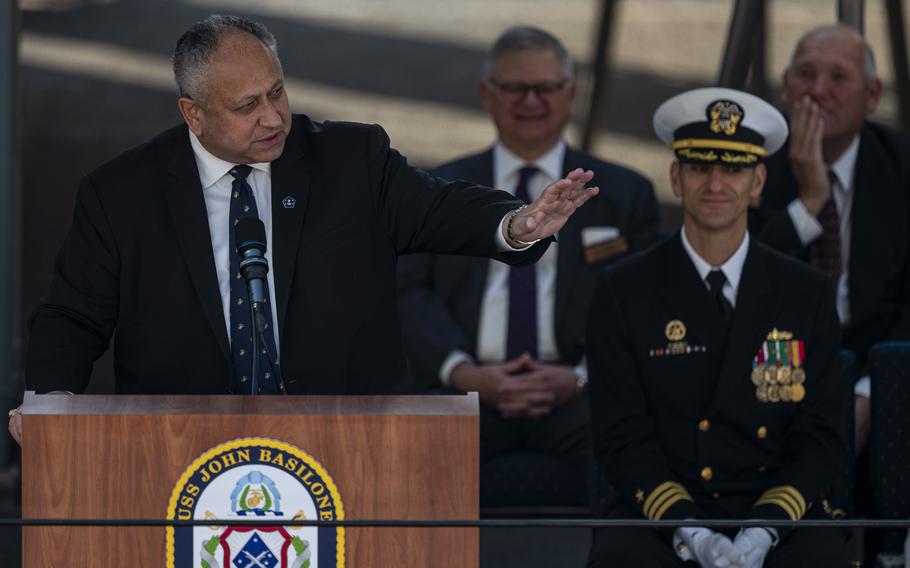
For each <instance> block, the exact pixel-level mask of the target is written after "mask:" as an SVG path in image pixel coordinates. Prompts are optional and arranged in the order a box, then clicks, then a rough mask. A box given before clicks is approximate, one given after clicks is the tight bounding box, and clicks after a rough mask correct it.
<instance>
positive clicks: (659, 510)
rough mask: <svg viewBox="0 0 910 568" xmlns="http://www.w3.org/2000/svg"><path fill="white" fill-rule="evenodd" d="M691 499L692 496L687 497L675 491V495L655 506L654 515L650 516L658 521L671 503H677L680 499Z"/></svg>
mask: <svg viewBox="0 0 910 568" xmlns="http://www.w3.org/2000/svg"><path fill="white" fill-rule="evenodd" d="M691 500H692V498H691V497H689V496H688V495H682V494H679V493H677V494H676V495H673V496H672V497H670V498H669V499H667V500H666V502H664V504H663V505H661V506H660V507H658V508H657V512H655V513H654V517H653V518H651V520H652V521H659V520H660V519H661V518H663V516H664V513H666V512H667V509H669V508H670V507H672V506H673V505H675V504H677V503H679V502H680V501H691Z"/></svg>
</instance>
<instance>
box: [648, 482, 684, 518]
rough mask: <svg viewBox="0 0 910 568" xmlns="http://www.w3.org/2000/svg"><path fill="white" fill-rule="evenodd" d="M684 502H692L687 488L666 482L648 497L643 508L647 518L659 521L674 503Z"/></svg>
mask: <svg viewBox="0 0 910 568" xmlns="http://www.w3.org/2000/svg"><path fill="white" fill-rule="evenodd" d="M682 500H687V501H691V500H692V496H691V495H689V492H688V491H686V488H685V487H683V486H682V485H680V484H679V483H676V482H674V481H665V482H664V483H661V484H660V485H658V486H657V488H656V489H654V490H653V491H651V493H650V494H649V495H648V498H647V499H646V500H645V504H644V506H643V507H642V512H643V513H644V515H645V517H646V518H648V519H651V520H657V519H659V518H660V517H661V516H663V514H664V513H666V511H667V509H669V508H670V507H671V506H672V505H673V504H674V503H677V502H679V501H682Z"/></svg>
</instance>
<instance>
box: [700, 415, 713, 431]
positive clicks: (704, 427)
mask: <svg viewBox="0 0 910 568" xmlns="http://www.w3.org/2000/svg"><path fill="white" fill-rule="evenodd" d="M698 429H699V430H701V431H702V432H707V431H708V430H710V429H711V421H710V420H708V419H707V418H706V419H704V420H702V421H701V422H699V423H698Z"/></svg>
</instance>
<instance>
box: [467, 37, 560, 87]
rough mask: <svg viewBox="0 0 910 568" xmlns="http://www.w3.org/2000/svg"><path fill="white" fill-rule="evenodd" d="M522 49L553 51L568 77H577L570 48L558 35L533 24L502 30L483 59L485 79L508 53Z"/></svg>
mask: <svg viewBox="0 0 910 568" xmlns="http://www.w3.org/2000/svg"><path fill="white" fill-rule="evenodd" d="M521 51H552V52H553V53H554V54H555V55H556V59H558V60H559V64H560V66H561V67H562V71H563V73H565V76H566V79H568V80H570V81H571V80H573V79H574V78H575V65H574V64H573V63H572V57H571V56H569V52H568V50H566V47H565V46H564V45H563V44H562V42H561V41H559V39H557V38H556V36H554V35H552V34H550V33H549V32H546V31H544V30H542V29H540V28H535V27H533V26H515V27H513V28H509V29H507V30H506V31H504V32H502V35H500V36H499V38H498V39H497V40H496V43H494V44H493V47H492V48H491V49H490V52H489V53H487V56H486V57H485V58H484V60H483V80H484V81H486V80H489V79H492V78H493V73H494V71H495V70H496V62H497V61H499V58H500V57H502V56H503V55H505V54H507V53H515V52H521Z"/></svg>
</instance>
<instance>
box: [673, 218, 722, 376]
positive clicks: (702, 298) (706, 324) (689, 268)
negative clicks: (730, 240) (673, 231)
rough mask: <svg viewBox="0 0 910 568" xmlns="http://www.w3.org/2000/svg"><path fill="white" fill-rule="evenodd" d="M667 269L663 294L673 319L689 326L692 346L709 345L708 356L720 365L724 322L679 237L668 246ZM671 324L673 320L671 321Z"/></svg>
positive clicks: (687, 336) (687, 335) (686, 339)
mask: <svg viewBox="0 0 910 568" xmlns="http://www.w3.org/2000/svg"><path fill="white" fill-rule="evenodd" d="M666 250H667V262H666V269H667V272H666V273H665V274H664V277H663V282H662V284H661V295H662V297H663V300H664V302H665V303H666V304H667V305H668V306H669V308H670V314H671V318H672V319H678V320H680V321H682V322H683V324H684V325H685V326H686V337H685V341H686V342H687V343H688V344H689V345H690V346H699V345H705V346H707V348H708V351H707V353H708V356H709V357H710V358H711V359H712V360H713V361H715V363H716V364H718V365H719V364H720V362H721V361H722V359H723V353H722V349H721V346H722V345H723V342H724V339H725V338H724V336H723V323H722V322H721V319H720V314H719V313H718V309H717V306H715V305H714V302H713V300H712V299H711V295H710V292H708V289H707V287H706V286H705V283H704V281H703V280H702V279H701V277H700V276H699V275H698V271H697V270H696V269H695V265H694V264H692V259H690V258H689V255H688V254H686V250H685V249H684V248H683V245H682V239H681V238H680V236H679V234H678V233H677V235H676V237H674V238H673V240H672V241H671V242H670V243H668V245H667V248H666ZM667 323H669V321H668V322H667Z"/></svg>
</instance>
